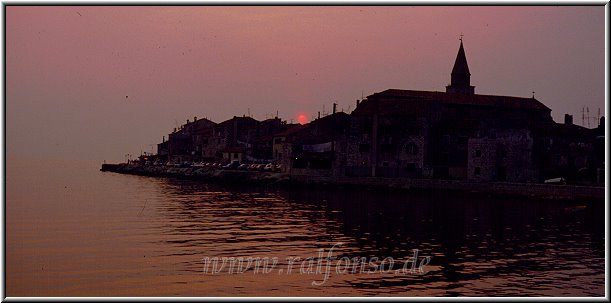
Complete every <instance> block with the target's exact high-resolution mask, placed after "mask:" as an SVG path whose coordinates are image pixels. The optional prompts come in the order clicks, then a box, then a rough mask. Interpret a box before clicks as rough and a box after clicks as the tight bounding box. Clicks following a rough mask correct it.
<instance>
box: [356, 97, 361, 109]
mask: <svg viewBox="0 0 611 303" xmlns="http://www.w3.org/2000/svg"><path fill="white" fill-rule="evenodd" d="M360 103H361V100H359V99H356V106H357V107H358V106H359V104H360Z"/></svg>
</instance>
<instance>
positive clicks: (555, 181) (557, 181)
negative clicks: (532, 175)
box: [543, 177, 566, 185]
mask: <svg viewBox="0 0 611 303" xmlns="http://www.w3.org/2000/svg"><path fill="white" fill-rule="evenodd" d="M543 183H545V184H562V185H566V180H565V179H564V178H562V177H560V178H554V179H547V180H545V181H543Z"/></svg>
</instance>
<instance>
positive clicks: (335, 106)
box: [333, 103, 337, 114]
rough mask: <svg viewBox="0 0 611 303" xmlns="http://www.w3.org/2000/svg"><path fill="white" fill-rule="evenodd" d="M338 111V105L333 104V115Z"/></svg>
mask: <svg viewBox="0 0 611 303" xmlns="http://www.w3.org/2000/svg"><path fill="white" fill-rule="evenodd" d="M336 110H337V103H333V113H334V114H335V111H336Z"/></svg>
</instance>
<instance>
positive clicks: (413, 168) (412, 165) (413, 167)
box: [405, 163, 416, 173]
mask: <svg viewBox="0 0 611 303" xmlns="http://www.w3.org/2000/svg"><path fill="white" fill-rule="evenodd" d="M405 170H407V171H408V172H410V173H411V172H415V171H416V163H407V165H406V167H405Z"/></svg>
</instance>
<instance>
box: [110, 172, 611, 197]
mask: <svg viewBox="0 0 611 303" xmlns="http://www.w3.org/2000/svg"><path fill="white" fill-rule="evenodd" d="M100 170H101V171H108V172H115V173H121V174H132V175H139V176H152V177H173V178H180V179H197V180H206V181H211V182H219V183H228V184H235V185H240V184H250V185H273V186H306V187H307V186H316V187H348V188H360V189H392V190H410V191H450V192H466V193H471V194H482V195H499V196H515V197H533V198H546V199H588V200H604V198H605V188H604V187H600V186H575V185H550V184H535V183H510V182H486V183H482V182H471V181H466V180H438V179H408V178H380V177H375V178H374V177H337V176H332V177H328V176H327V177H323V176H309V175H289V174H286V173H277V172H258V171H240V170H222V169H210V168H198V167H185V168H179V167H166V166H134V165H127V164H103V165H102V168H101V169H100Z"/></svg>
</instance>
